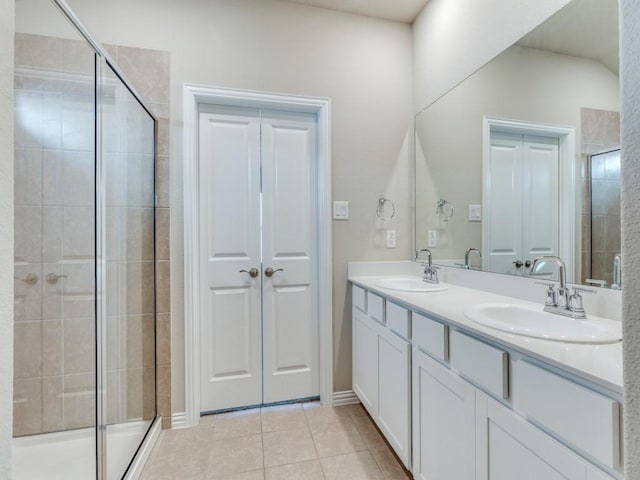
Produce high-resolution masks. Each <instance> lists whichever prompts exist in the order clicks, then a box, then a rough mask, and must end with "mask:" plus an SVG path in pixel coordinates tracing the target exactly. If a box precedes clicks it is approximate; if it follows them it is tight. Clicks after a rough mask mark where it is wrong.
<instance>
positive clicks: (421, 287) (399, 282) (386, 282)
mask: <svg viewBox="0 0 640 480" xmlns="http://www.w3.org/2000/svg"><path fill="white" fill-rule="evenodd" d="M376 286H377V287H380V288H386V289H387V290H398V291H401V292H441V291H443V290H446V289H447V286H446V285H445V284H443V283H428V282H425V281H423V280H422V278H421V277H388V278H383V279H381V280H378V281H377V282H376Z"/></svg>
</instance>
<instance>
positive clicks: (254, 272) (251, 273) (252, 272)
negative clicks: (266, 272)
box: [240, 268, 260, 278]
mask: <svg viewBox="0 0 640 480" xmlns="http://www.w3.org/2000/svg"><path fill="white" fill-rule="evenodd" d="M240 273H248V274H249V276H250V277H251V278H256V277H257V276H258V275H259V274H260V271H259V270H258V269H257V268H252V269H251V270H240Z"/></svg>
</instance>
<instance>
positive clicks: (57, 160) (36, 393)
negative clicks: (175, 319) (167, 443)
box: [14, 34, 171, 436]
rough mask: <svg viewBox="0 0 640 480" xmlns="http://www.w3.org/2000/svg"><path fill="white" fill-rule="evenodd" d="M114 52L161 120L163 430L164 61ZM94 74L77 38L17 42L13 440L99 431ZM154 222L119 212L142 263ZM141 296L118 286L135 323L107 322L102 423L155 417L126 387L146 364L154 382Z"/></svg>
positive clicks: (161, 383) (160, 359)
mask: <svg viewBox="0 0 640 480" xmlns="http://www.w3.org/2000/svg"><path fill="white" fill-rule="evenodd" d="M109 51H110V52H111V54H112V56H113V57H114V59H115V60H116V62H119V63H120V65H121V67H122V69H123V70H124V72H125V74H126V75H131V78H132V80H134V78H135V80H134V83H135V87H136V88H137V89H138V91H139V92H140V94H141V95H142V97H143V98H145V99H148V100H149V101H150V102H151V103H150V104H149V105H150V108H151V109H152V110H153V112H154V113H155V114H156V116H157V118H158V119H159V132H158V133H159V135H158V137H157V145H156V151H157V155H158V156H157V167H158V168H157V176H156V191H157V198H158V206H159V207H160V208H158V209H157V223H156V251H157V264H156V268H157V299H158V300H157V312H158V316H157V327H156V342H155V344H156V349H157V365H158V371H157V388H158V413H160V414H161V415H163V426H165V427H167V426H170V419H171V414H170V412H171V405H170V398H171V395H170V384H171V381H170V363H171V362H170V358H171V356H170V351H169V345H170V316H169V311H170V310H169V308H170V305H169V300H168V299H169V297H170V293H169V209H168V206H169V191H168V185H169V170H168V151H169V145H168V143H169V140H168V136H167V135H166V131H167V123H168V113H169V104H168V98H169V57H168V54H167V53H164V52H157V51H149V50H140V49H133V48H127V47H109ZM93 73H94V62H93V55H92V51H91V50H90V49H89V48H88V47H87V46H86V45H84V44H83V43H82V42H79V41H72V40H64V39H56V38H50V37H41V36H35V35H24V34H17V35H16V94H15V98H16V100H15V102H16V138H15V140H16V141H15V148H16V149H15V167H16V185H19V187H21V188H16V194H15V205H16V207H15V208H16V210H15V211H16V232H15V237H16V238H15V240H16V253H15V262H16V263H15V277H17V279H16V280H15V288H16V296H15V298H16V301H15V303H16V308H15V312H16V313H15V321H16V323H15V355H14V361H15V376H14V386H15V393H14V436H19V435H28V434H36V433H43V432H49V431H58V430H67V429H73V428H81V427H86V426H91V425H94V424H95V349H94V348H95V347H94V345H95V318H94V303H95V295H94V291H93V286H94V250H93V249H94V231H95V227H94V218H93V215H94V213H93V212H94V205H93V202H94V198H93V169H94V165H93V163H94V157H93V148H94V145H93V108H94V107H93V105H94V98H93V88H94V87H93ZM147 74H148V75H149V77H146V75H147ZM146 78H149V80H148V81H147V80H145V79H146ZM129 181H130V182H131V181H132V179H131V178H130V179H129ZM133 182H134V183H135V177H133ZM134 186H135V185H134ZM129 213H131V212H129ZM150 215H152V210H151V209H149V208H146V209H141V208H140V209H137V210H136V211H135V212H134V213H133V214H129V215H120V216H119V219H120V222H121V224H122V222H123V223H124V225H126V226H128V227H130V228H129V234H133V235H134V236H133V242H132V243H131V242H130V245H129V246H132V245H134V244H138V245H140V246H141V247H140V248H138V249H137V250H140V251H145V252H147V253H145V255H147V256H148V252H149V251H151V252H152V249H150V248H148V247H147V248H144V246H143V245H144V242H149V241H152V240H151V239H150V238H148V237H147V238H146V239H145V238H141V237H140V234H141V232H142V231H143V230H144V225H147V226H149V225H150V223H149V222H151V221H152V220H153V218H152V216H150ZM136 232H137V233H138V237H137V238H136V237H135V234H136ZM116 243H118V241H117V240H116ZM126 247H127V245H124V246H123V248H124V249H125V250H126ZM133 250H134V249H132V248H129V249H128V250H127V252H128V253H127V256H126V258H125V260H127V261H129V263H128V264H127V269H126V270H125V273H124V274H118V275H117V278H118V279H122V280H123V282H121V283H123V284H125V285H126V284H127V282H126V280H127V275H130V276H131V280H132V282H129V285H133V284H134V283H136V282H135V281H134V280H135V279H136V278H138V279H139V278H143V279H144V278H145V276H147V277H148V276H149V275H150V273H151V272H152V271H153V263H152V262H151V263H149V262H148V257H147V258H145V259H142V258H135V254H133V253H132V252H133ZM139 253H140V252H139ZM142 260H147V261H146V263H143V262H142ZM144 265H147V267H146V269H145V267H144ZM136 268H137V273H132V272H133V271H135V270H136ZM149 268H150V269H151V270H149ZM144 272H147V274H146V275H145V273H144ZM50 273H52V274H55V275H64V276H62V277H60V278H59V279H58V281H57V282H55V283H51V284H50V283H48V282H47V281H46V276H47V275H48V274H50ZM29 274H35V275H36V276H37V278H38V280H37V282H36V283H35V284H30V283H28V282H25V281H24V280H25V279H27V276H28V275H29ZM123 275H124V277H123ZM137 283H139V281H138V282H137ZM116 291H122V289H121V288H118V287H116ZM147 291H148V290H147ZM144 296H145V295H144V292H143V291H142V289H139V290H138V291H136V290H135V289H130V288H128V289H125V290H124V298H123V299H122V300H123V302H124V304H125V305H127V309H126V310H127V312H128V313H130V314H131V315H128V316H127V317H126V318H124V317H120V318H118V317H115V316H113V317H110V319H109V320H110V321H109V322H108V327H107V328H108V331H107V337H108V338H109V339H115V342H110V344H109V345H108V350H109V352H108V356H109V358H110V359H111V360H110V362H108V368H109V369H110V375H109V376H108V378H109V390H110V391H111V392H112V393H113V392H118V394H117V395H112V396H110V397H109V399H110V402H109V405H108V412H109V415H108V417H109V418H108V421H109V422H118V421H126V420H127V419H130V418H140V417H145V418H148V416H149V414H150V412H149V405H152V399H149V398H146V399H143V398H139V397H141V396H142V395H144V393H143V392H145V391H146V392H149V391H153V388H132V386H133V385H134V384H136V382H137V383H140V382H139V381H138V380H139V378H140V376H141V375H143V374H142V368H144V367H147V372H148V373H147V374H146V375H145V377H144V378H145V381H146V382H147V384H148V382H153V381H154V375H153V374H152V370H151V369H149V365H148V362H149V358H150V357H152V355H149V348H153V346H154V341H153V340H154V339H153V328H152V326H153V322H152V320H153V318H152V316H150V315H149V312H152V310H153V309H152V308H150V306H149V303H148V302H149V295H148V294H147V295H146V298H147V302H146V304H145V303H144V302H141V300H140V299H142V298H143V297H144ZM152 301H153V300H152V299H151V302H152ZM136 304H137V305H138V306H140V308H137V307H136ZM152 305H153V304H152V303H151V306H152ZM114 326H115V330H116V331H117V334H115V335H114V334H113V331H114V328H113V327H114ZM109 329H110V330H111V332H112V334H111V335H110V334H109ZM123 358H125V359H129V360H130V361H129V363H123V362H122V361H121V359H123ZM114 362H115V363H114ZM147 395H148V393H147ZM142 405H146V406H147V407H146V410H147V411H146V412H143V411H142V410H143V408H141V407H142Z"/></svg>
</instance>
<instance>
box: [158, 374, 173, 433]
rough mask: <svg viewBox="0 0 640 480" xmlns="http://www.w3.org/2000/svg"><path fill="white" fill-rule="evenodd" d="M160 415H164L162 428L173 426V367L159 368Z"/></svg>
mask: <svg viewBox="0 0 640 480" xmlns="http://www.w3.org/2000/svg"><path fill="white" fill-rule="evenodd" d="M157 377H158V378H157V392H158V393H157V401H158V415H162V428H171V367H170V366H161V367H158V368H157Z"/></svg>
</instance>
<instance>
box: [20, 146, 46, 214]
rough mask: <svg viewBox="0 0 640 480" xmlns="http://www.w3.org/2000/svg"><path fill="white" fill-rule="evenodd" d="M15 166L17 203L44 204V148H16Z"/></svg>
mask: <svg viewBox="0 0 640 480" xmlns="http://www.w3.org/2000/svg"><path fill="white" fill-rule="evenodd" d="M13 168H14V182H15V183H14V202H15V205H42V150H39V149H24V148H16V149H15V155H14V167H13Z"/></svg>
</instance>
